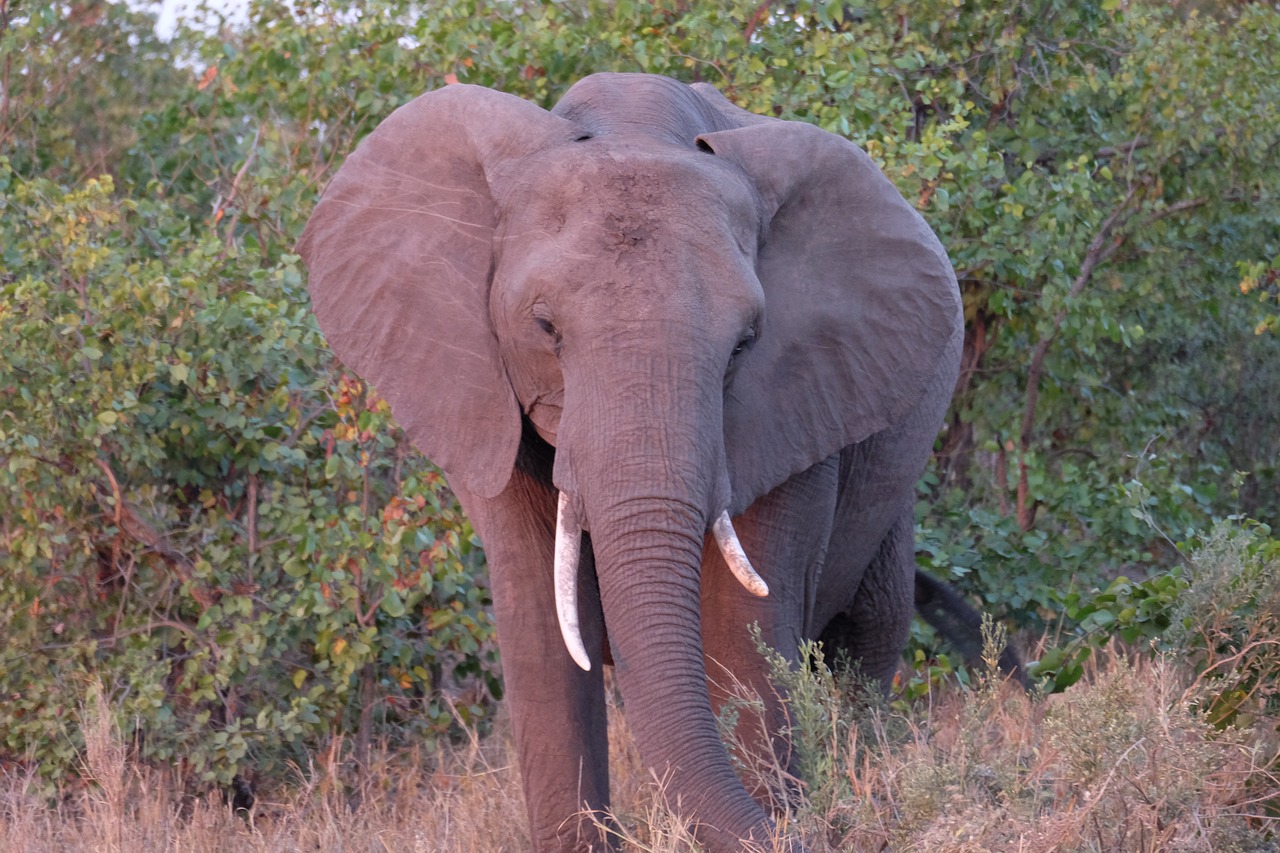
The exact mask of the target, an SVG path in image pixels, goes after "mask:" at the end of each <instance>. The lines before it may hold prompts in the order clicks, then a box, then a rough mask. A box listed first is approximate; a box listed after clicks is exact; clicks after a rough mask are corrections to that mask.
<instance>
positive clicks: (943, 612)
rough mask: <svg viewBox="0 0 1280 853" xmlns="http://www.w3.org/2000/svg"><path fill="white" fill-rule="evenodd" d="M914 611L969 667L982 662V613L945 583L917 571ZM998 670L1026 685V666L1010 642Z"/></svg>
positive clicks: (1003, 652) (1001, 656) (1001, 655)
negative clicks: (958, 653) (954, 649)
mask: <svg viewBox="0 0 1280 853" xmlns="http://www.w3.org/2000/svg"><path fill="white" fill-rule="evenodd" d="M915 600H916V611H917V612H918V613H919V614H920V615H921V616H923V617H924V620H925V621H926V622H928V623H929V624H930V625H931V626H933V629H934V630H935V631H937V632H938V633H939V634H941V635H942V636H943V638H945V639H946V641H947V642H948V643H950V644H951V645H952V646H954V647H955V648H956V650H957V651H959V652H960V654H961V655H962V656H963V657H964V659H965V662H966V663H967V664H969V665H970V666H980V665H981V663H982V615H981V614H979V613H978V611H977V610H975V609H974V608H973V606H972V605H970V604H969V602H967V601H965V600H964V598H963V597H962V596H961V595H960V593H958V592H956V591H955V590H954V589H952V588H951V586H949V585H948V584H946V583H943V582H942V581H940V580H938V579H937V578H934V577H931V576H929V575H927V574H925V573H924V572H922V571H920V570H919V569H917V570H916V593H915ZM1000 671H1001V672H1003V673H1004V674H1005V675H1007V676H1009V677H1011V678H1013V679H1015V680H1016V681H1017V682H1018V683H1019V684H1021V685H1022V686H1023V687H1026V686H1027V668H1026V666H1024V665H1023V663H1022V657H1021V656H1020V655H1019V654H1018V652H1017V650H1016V649H1014V648H1013V646H1012V644H1009V645H1006V646H1005V648H1004V651H1002V652H1001V653H1000Z"/></svg>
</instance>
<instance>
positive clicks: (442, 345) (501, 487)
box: [298, 73, 977, 851]
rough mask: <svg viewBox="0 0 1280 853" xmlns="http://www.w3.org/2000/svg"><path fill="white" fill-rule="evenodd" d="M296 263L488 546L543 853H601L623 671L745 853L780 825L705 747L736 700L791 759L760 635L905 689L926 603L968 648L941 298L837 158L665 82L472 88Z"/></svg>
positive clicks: (422, 120)
mask: <svg viewBox="0 0 1280 853" xmlns="http://www.w3.org/2000/svg"><path fill="white" fill-rule="evenodd" d="M298 245H299V252H300V254H301V257H302V259H303V261H304V263H305V265H306V267H307V270H308V279H309V283H308V287H309V290H310V293H311V296H312V301H313V309H314V311H315V314H316V317H317V319H318V322H319V324H320V327H321V329H322V331H323V332H324V334H325V335H326V337H327V339H328V341H329V343H330V345H331V347H332V348H333V351H334V353H335V354H336V355H337V356H338V358H339V359H340V360H341V361H342V362H343V363H344V364H345V365H347V366H348V367H349V368H350V369H352V370H354V371H355V372H356V373H358V374H359V375H361V376H362V377H364V378H365V379H367V380H368V381H370V382H371V383H372V384H373V385H374V386H375V387H376V388H377V389H378V391H379V393H380V394H381V395H382V396H383V397H384V398H385V399H386V400H387V401H388V403H389V404H390V406H391V410H392V412H393V414H394V415H395V417H396V419H397V420H398V422H399V423H400V424H401V426H402V427H403V429H404V430H405V432H406V434H407V435H408V437H409V438H410V439H411V440H412V441H413V443H414V444H415V445H416V446H417V447H418V448H419V449H420V450H421V451H422V452H423V453H424V454H425V455H426V456H427V457H428V458H430V459H431V460H433V461H434V462H435V463H436V465H438V466H439V468H440V469H441V470H442V471H443V472H444V474H445V477H446V479H447V481H448V483H449V486H450V488H451V489H452V491H453V492H454V493H455V494H456V495H457V497H458V499H459V501H460V503H461V505H462V507H463V509H464V511H465V512H466V514H467V516H468V517H469V518H470V520H471V522H472V524H473V526H474V528H475V531H476V533H477V535H478V536H479V539H480V541H481V543H482V545H483V547H484V550H485V554H486V558H487V561H488V566H489V573H490V587H491V592H492V597H493V606H494V616H495V621H496V626H497V633H498V645H499V650H500V655H501V660H502V667H503V677H504V680H505V699H504V701H506V702H507V703H508V705H509V708H510V717H511V720H512V728H513V731H512V735H513V740H514V745H515V750H516V753H517V756H516V757H517V761H518V763H519V766H520V768H521V774H522V779H523V786H524V792H525V801H526V807H527V812H528V818H529V825H530V832H531V837H532V839H533V843H534V846H535V847H536V848H537V849H538V850H542V851H552V850H556V851H559V850H596V849H607V848H608V847H609V839H608V838H607V837H605V836H607V835H609V834H610V833H608V832H603V833H602V831H601V829H600V826H601V825H607V824H602V822H601V820H600V819H599V815H601V814H605V813H607V810H608V808H609V802H610V799H609V797H610V792H609V772H608V770H609V760H608V749H607V743H606V713H605V711H606V705H605V688H604V682H603V678H602V669H603V667H604V666H605V665H611V666H612V667H613V671H614V679H615V683H616V685H617V688H618V690H619V692H620V694H621V697H622V701H623V703H624V706H625V714H626V717H627V721H628V724H629V726H630V728H631V730H632V733H633V736H634V738H635V742H636V745H637V748H638V751H639V754H640V756H641V758H642V760H643V761H644V762H645V763H646V764H647V765H648V766H650V767H651V768H653V770H654V772H655V773H657V774H659V775H660V776H661V777H663V778H664V779H665V780H666V783H667V784H666V789H665V795H666V797H667V799H668V801H669V802H670V803H672V804H673V805H674V804H677V803H678V804H679V808H680V809H681V810H682V813H684V814H686V815H687V816H688V817H689V818H690V819H691V820H692V821H693V822H694V823H695V825H696V832H697V835H698V838H699V840H700V842H701V843H703V844H704V845H705V846H706V848H707V849H708V850H712V851H719V850H737V849H741V847H742V845H743V844H744V843H746V842H748V841H751V840H755V841H764V840H765V839H768V838H769V837H770V836H771V834H772V833H773V832H774V831H775V823H774V817H773V815H771V813H770V809H769V806H768V802H769V801H768V798H767V792H761V791H758V790H748V788H747V786H746V785H745V784H744V783H743V781H742V780H741V779H740V778H739V777H738V775H737V774H736V773H735V770H734V766H733V763H732V761H731V758H730V754H729V752H728V750H727V749H726V747H725V745H724V743H723V742H722V740H721V738H720V736H719V733H718V730H717V717H716V713H717V710H718V709H720V708H721V707H722V706H723V705H724V703H725V702H726V701H727V699H728V687H727V686H726V685H727V684H729V683H730V680H731V679H736V681H737V682H738V683H740V684H743V685H746V686H747V687H749V688H751V689H753V690H755V691H758V693H759V695H761V696H762V697H765V703H764V709H763V711H762V712H760V713H761V714H762V715H763V719H758V720H757V722H758V723H759V724H760V725H756V726H754V727H753V728H754V729H755V730H759V731H762V732H765V734H762V735H759V736H758V737H757V739H756V741H755V742H754V745H753V746H752V748H759V749H761V750H769V749H772V750H774V751H775V753H776V755H777V756H778V757H779V760H781V761H783V762H786V765H785V766H788V767H789V766H791V764H792V763H793V761H794V759H793V758H792V756H791V751H790V747H789V744H788V743H787V735H786V732H787V725H788V718H787V710H786V702H785V697H783V696H782V694H781V691H780V690H778V689H775V688H774V686H773V685H771V683H770V676H769V672H768V669H767V665H766V663H765V661H764V658H763V657H762V655H761V654H760V653H759V650H758V648H757V645H756V639H754V637H755V636H758V637H759V638H760V639H762V640H763V642H764V643H766V644H768V645H769V646H771V647H772V648H774V649H778V650H780V651H781V652H782V653H783V654H784V655H785V656H787V659H788V660H789V661H792V662H797V661H798V656H799V652H798V651H797V650H798V647H799V646H800V644H801V643H802V641H803V640H805V639H809V638H812V639H819V640H821V641H823V642H824V643H825V644H826V647H827V649H828V650H829V651H830V650H841V651H843V652H845V653H847V655H848V657H849V659H850V660H855V661H857V662H858V664H859V666H860V668H861V672H862V673H863V674H864V675H866V676H869V677H870V678H872V679H879V680H880V681H881V682H882V683H885V684H887V683H888V682H889V681H890V680H891V679H892V677H893V674H894V672H895V670H896V668H897V665H898V662H899V660H900V658H901V653H902V650H903V648H904V646H905V643H906V640H907V637H908V631H909V625H910V621H911V619H912V616H913V611H914V605H915V603H916V601H917V600H920V601H921V602H922V603H927V604H929V605H930V607H929V608H928V609H926V613H927V612H928V610H930V609H931V610H933V611H936V612H950V613H951V614H952V619H951V621H952V622H953V623H957V624H960V625H961V627H965V626H967V627H968V628H970V629H972V627H973V625H974V624H976V619H977V616H976V613H974V612H973V611H972V609H971V608H968V605H967V604H964V603H963V602H961V601H960V599H959V597H958V596H957V595H956V594H955V593H948V592H946V591H945V587H944V586H943V585H941V584H940V583H939V582H937V581H932V580H931V579H927V578H925V577H924V576H918V575H917V572H916V568H915V560H914V541H913V534H914V521H913V506H914V500H915V497H914V494H915V493H914V488H915V484H916V482H917V480H918V479H919V477H920V475H921V473H922V471H923V469H924V467H925V465H926V463H927V460H928V458H929V455H930V453H931V451H932V447H933V443H934V440H935V438H936V436H937V434H938V432H939V429H940V427H941V424H942V421H943V418H944V415H945V412H946V409H947V407H948V406H949V404H950V399H951V395H952V392H953V389H954V387H955V384H956V381H957V375H958V369H959V368H958V366H959V360H960V353H961V345H962V340H963V318H962V308H961V301H960V295H959V291H958V287H957V284H956V279H955V275H954V272H953V270H952V267H951V263H950V261H949V260H948V258H947V255H946V253H945V252H944V250H943V248H942V246H941V245H940V243H939V241H938V239H937V238H936V236H935V235H934V233H933V232H932V231H931V230H930V228H929V227H928V226H927V225H926V224H925V222H924V220H923V219H922V218H921V217H920V215H919V214H918V213H917V212H916V211H915V210H914V209H913V208H912V207H911V206H910V205H909V204H907V203H906V202H905V201H904V200H903V197H902V196H901V195H900V194H899V192H898V191H897V190H896V189H895V188H894V186H893V184H892V183H890V181H889V180H888V178H887V177H886V176H885V175H884V174H883V172H882V171H881V170H880V169H879V168H878V167H877V166H876V165H875V164H874V163H873V162H872V160H871V159H870V157H869V156H868V155H867V154H866V153H865V152H863V151H862V150H861V149H860V148H858V147H857V146H855V145H854V144H852V143H850V142H848V141H847V140H845V139H843V138H840V137H838V136H836V135H833V134H831V133H828V132H826V131H823V130H821V129H820V128H818V127H815V126H812V125H809V124H806V123H803V122H796V121H786V120H781V119H777V118H773V117H768V116H760V115H755V114H752V113H749V112H747V111H745V110H743V109H740V108H739V107H737V106H735V105H734V104H732V103H731V102H730V101H729V100H728V99H726V98H725V97H724V96H723V95H721V94H720V93H719V92H718V91H716V90H715V89H714V88H713V87H711V86H709V85H706V84H700V83H699V84H693V85H687V84H685V83H682V82H678V81H676V80H674V79H671V78H667V77H662V76H656V75H647V74H614V73H608V74H595V75H592V76H589V77H586V78H583V79H582V80H580V81H578V82H577V83H575V84H574V85H573V86H572V87H570V88H569V89H568V90H567V92H566V93H565V94H564V95H563V97H562V98H561V99H560V100H559V101H558V103H557V104H556V105H555V107H554V108H553V109H551V110H550V111H547V110H544V109H542V108H541V107H539V106H537V105H535V104H533V103H530V102H528V101H526V100H523V99H521V98H518V97H516V96H513V95H509V94H504V93H501V92H498V91H495V90H492V89H488V88H484V87H479V86H472V85H465V84H455V85H450V86H446V87H444V88H441V89H437V90H434V91H430V92H427V93H426V94H423V95H420V96H418V97H417V98H416V99H415V100H412V101H411V102H409V103H407V104H406V105H404V106H402V107H400V108H399V109H398V110H396V111H395V112H393V113H392V114H391V115H390V116H389V117H388V118H386V119H385V120H384V121H383V122H382V123H381V124H380V125H379V126H378V127H377V128H376V129H375V130H373V131H372V132H371V133H370V134H369V135H368V136H367V137H366V138H365V139H364V140H363V141H362V142H361V144H360V145H359V146H358V147H357V149H356V150H355V151H354V152H353V153H352V154H351V155H350V156H349V157H348V158H347V160H346V161H345V163H344V164H343V165H342V167H341V168H340V169H339V170H338V171H337V173H336V174H335V176H334V177H333V179H332V180H331V181H330V183H329V185H328V187H327V189H326V190H325V192H324V194H323V195H322V197H321V199H320V201H319V202H318V203H317V205H316V207H315V209H314V211H313V213H312V215H311V217H310V219H309V221H308V223H307V225H306V228H305V230H304V232H303V235H302V237H301V240H300V242H299V244H298ZM752 626H755V628H754V631H753V630H752ZM953 627H954V625H953ZM746 727H747V726H746V725H745V724H740V728H746Z"/></svg>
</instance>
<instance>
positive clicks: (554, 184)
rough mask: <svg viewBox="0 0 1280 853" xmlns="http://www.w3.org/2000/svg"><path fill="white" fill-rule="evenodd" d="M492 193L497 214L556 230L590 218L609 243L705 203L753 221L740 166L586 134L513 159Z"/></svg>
mask: <svg viewBox="0 0 1280 853" xmlns="http://www.w3.org/2000/svg"><path fill="white" fill-rule="evenodd" d="M512 178H513V179H512V181H511V183H510V188H509V190H508V191H507V192H506V193H503V194H502V195H501V197H500V202H499V203H500V207H501V219H502V220H503V221H504V222H508V223H512V224H513V225H516V224H518V225H519V226H520V227H524V228H529V227H531V228H535V229H549V230H552V231H555V232H559V231H560V230H562V229H564V228H565V227H566V226H569V225H572V224H577V225H579V226H580V227H582V226H587V227H589V226H591V225H595V226H597V227H599V228H600V230H601V236H602V237H604V238H605V240H606V245H607V244H609V243H620V244H632V245H633V244H635V243H636V242H637V238H643V237H653V236H656V235H657V234H658V233H659V232H660V231H662V230H664V229H668V230H678V229H681V228H683V227H684V226H685V225H686V224H687V222H688V221H690V220H695V219H700V218H704V217H705V216H706V215H708V214H709V213H712V212H713V211H716V212H720V213H721V214H722V215H724V216H725V217H726V219H736V220H741V221H742V223H743V224H745V225H749V226H751V227H754V226H755V225H756V223H757V222H758V218H759V216H758V208H759V204H758V201H757V196H756V193H755V191H754V188H753V187H752V186H751V185H750V184H749V183H748V182H747V181H746V179H745V176H744V175H743V174H741V172H739V171H737V170H735V169H733V168H732V167H730V166H728V165H727V164H725V163H724V162H722V161H720V160H717V159H716V158H715V157H714V156H712V155H709V154H706V153H703V152H700V151H697V150H695V149H692V148H685V147H683V146H676V145H662V144H655V143H652V142H647V143H645V144H640V143H636V142H632V143H625V142H624V143H619V142H615V141H611V140H588V141H585V142H580V143H576V144H574V145H571V146H564V147H558V148H556V149H552V150H551V151H546V152H542V153H540V154H539V155H536V156H534V157H531V158H528V159H526V160H524V161H521V163H520V164H519V167H518V169H517V170H515V174H514V175H513V176H512Z"/></svg>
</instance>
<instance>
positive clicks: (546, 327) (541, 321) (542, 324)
mask: <svg viewBox="0 0 1280 853" xmlns="http://www.w3.org/2000/svg"><path fill="white" fill-rule="evenodd" d="M537 323H538V328H539V329H541V330H542V331H544V332H546V333H547V334H548V335H550V336H551V337H553V338H558V337H560V330H559V329H557V328H556V327H555V324H554V323H552V322H551V321H550V320H548V319H546V318H544V317H539V318H538V319H537Z"/></svg>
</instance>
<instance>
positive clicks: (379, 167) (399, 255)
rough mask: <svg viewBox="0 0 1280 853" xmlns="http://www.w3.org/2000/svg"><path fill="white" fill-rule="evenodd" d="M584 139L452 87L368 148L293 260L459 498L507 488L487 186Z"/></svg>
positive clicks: (341, 352)
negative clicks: (536, 157)
mask: <svg viewBox="0 0 1280 853" xmlns="http://www.w3.org/2000/svg"><path fill="white" fill-rule="evenodd" d="M581 135H582V130H581V129H580V128H579V127H578V126H577V125H575V124H573V123H572V122H569V121H566V120H564V119H562V118H559V117H557V116H553V115H551V114H550V113H548V112H546V111H545V110H543V109H541V108H540V107H538V106H536V105H534V104H531V103H529V102H527V101H523V100H521V99H519V98H516V97H513V96H511V95H506V94H502V93H500V92H495V91H493V90H491V89H485V88H482V87H479V86H466V85H455V86H449V87H446V88H444V89H439V90H436V91H433V92H428V93H427V94H425V95H422V96H420V97H418V98H417V99H415V100H413V101H411V102H410V103H408V104H406V105H405V106H403V107H401V108H400V109H398V110H396V111H395V112H394V113H392V114H391V115H390V116H389V117H387V119H386V120H385V121H383V122H382V124H380V125H378V127H377V128H376V129H375V130H374V131H373V132H372V133H371V134H369V136H368V137H366V138H365V139H364V141H363V142H361V144H360V145H359V147H358V148H357V149H356V150H355V152H354V153H352V154H351V155H350V156H349V157H348V158H347V161H346V162H345V163H344V164H343V166H342V168H341V169H339V170H338V173H337V175H336V176H335V177H334V179H333V181H332V182H331V183H330V184H329V187H328V188H327V189H326V190H325V193H324V196H323V198H322V199H321V200H320V202H319V204H317V205H316V208H315V211H314V212H313V213H312V214H311V219H310V220H309V221H308V222H307V227H306V229H305V230H304V231H303V234H302V239H301V240H300V241H299V244H298V248H299V252H300V253H301V255H302V259H303V261H304V262H305V263H306V265H307V269H308V272H309V284H308V287H309V289H310V291H311V297H312V301H313V303H314V309H315V313H316V317H317V319H318V320H319V321H320V328H321V329H322V330H323V331H324V333H325V337H326V338H328V341H329V345H330V346H331V347H332V348H333V351H334V353H336V354H337V356H338V358H339V359H341V360H342V362H343V363H344V364H346V365H347V366H349V367H350V368H351V369H353V370H354V371H355V372H356V373H358V374H359V375H360V376H362V377H363V378H365V379H367V380H368V381H370V382H371V383H372V384H373V385H374V386H375V387H376V388H377V389H378V392H379V393H381V394H382V396H383V397H385V398H386V399H387V401H388V402H389V403H390V405H391V411H392V413H393V414H394V415H395V417H396V420H398V421H399V422H400V425H401V426H402V427H404V430H405V432H406V433H407V434H408V436H409V438H410V439H411V440H412V441H413V443H414V444H415V445H417V447H418V448H419V449H420V450H421V451H422V452H423V453H425V454H426V455H427V456H428V457H429V458H430V459H431V460H432V461H434V462H435V463H436V464H437V465H439V466H440V467H441V468H443V469H444V471H445V472H446V473H447V474H448V475H449V476H450V477H454V478H457V479H458V480H459V481H460V482H461V485H463V486H464V487H465V488H466V489H468V490H469V491H472V492H475V493H476V494H479V495H481V496H483V497H493V496H495V495H497V494H498V493H499V492H501V491H502V490H503V488H505V486H506V484H507V481H508V479H509V477H510V475H511V471H512V468H513V466H514V464H515V457H516V450H517V447H518V444H519V441H520V410H519V407H518V404H517V402H516V398H515V393H514V391H513V390H512V388H511V384H510V382H509V380H508V378H507V375H506V373H505V371H504V370H503V367H502V362H501V359H500V358H499V354H498V342H497V338H496V337H495V335H494V331H493V327H492V324H491V322H490V319H489V283H490V277H491V275H492V269H493V233H494V229H495V227H496V225H497V213H496V208H495V205H494V201H493V199H494V196H495V195H496V194H497V193H500V192H501V189H500V188H499V189H498V190H497V192H495V190H494V189H493V188H492V187H491V179H492V176H494V175H495V174H496V173H498V172H500V171H503V170H504V167H509V166H510V165H511V164H512V163H514V162H515V161H518V160H520V159H522V158H524V157H526V156H528V155H530V154H533V153H535V152H537V151H540V150H543V149H546V148H548V147H551V146H554V145H558V144H560V143H562V142H565V143H567V142H570V141H572V140H573V139H575V138H577V137H579V136H581Z"/></svg>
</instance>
